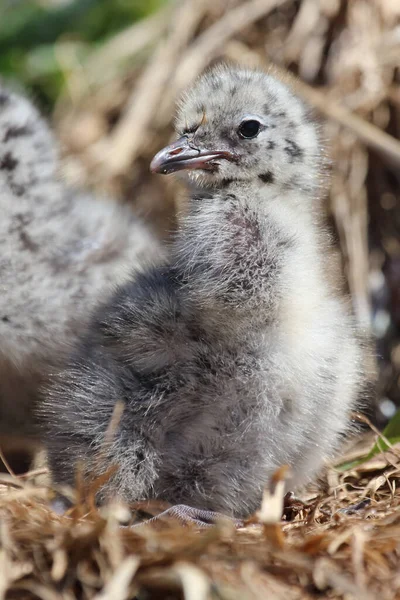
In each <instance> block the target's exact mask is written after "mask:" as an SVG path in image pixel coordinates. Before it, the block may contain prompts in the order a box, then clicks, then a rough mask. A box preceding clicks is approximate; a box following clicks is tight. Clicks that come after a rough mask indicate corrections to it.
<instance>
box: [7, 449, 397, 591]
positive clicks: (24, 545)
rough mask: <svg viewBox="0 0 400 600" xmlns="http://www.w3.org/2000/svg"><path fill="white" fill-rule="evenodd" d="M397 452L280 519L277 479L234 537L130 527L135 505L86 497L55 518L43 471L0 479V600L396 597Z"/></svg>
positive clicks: (344, 476)
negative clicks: (99, 503)
mask: <svg viewBox="0 0 400 600" xmlns="http://www.w3.org/2000/svg"><path fill="white" fill-rule="evenodd" d="M370 444H371V442H370V441H369V445H370ZM353 455H354V453H353ZM399 456H400V455H399V452H398V451H396V449H395V448H394V449H393V450H392V451H391V453H390V455H389V454H388V455H387V456H386V457H384V456H379V457H376V458H374V459H373V460H371V461H369V462H368V463H365V464H364V465H362V466H359V467H358V468H357V469H354V470H352V471H348V472H345V473H340V472H338V471H337V470H335V469H334V468H333V467H332V468H330V469H328V470H327V472H326V475H325V477H324V479H323V481H322V483H321V485H320V487H319V488H318V490H316V491H315V493H311V494H308V496H303V500H299V499H296V498H289V499H287V500H286V507H285V511H284V519H283V520H280V514H281V507H282V499H283V493H282V490H281V489H280V487H281V486H280V478H279V477H277V480H276V481H277V483H276V485H275V489H274V491H273V493H272V495H271V494H270V493H269V492H266V494H265V497H264V501H263V507H262V508H261V510H260V511H259V513H258V514H257V515H255V516H254V517H253V518H252V519H250V520H249V522H248V523H246V524H245V526H244V527H242V528H240V529H238V530H235V529H234V527H233V525H232V523H230V522H228V521H226V522H225V521H221V523H220V524H218V525H217V526H215V527H211V528H207V529H197V528H196V527H191V526H190V527H188V526H186V527H184V526H182V525H180V524H178V523H176V522H175V521H173V520H172V519H171V520H166V521H162V522H158V523H157V522H156V523H153V524H151V525H150V524H146V525H140V526H135V527H131V524H132V523H133V522H134V520H135V516H136V514H137V513H136V511H135V510H134V508H131V509H128V507H126V506H121V505H117V504H110V505H109V506H108V507H105V508H103V509H101V510H98V509H96V508H95V506H94V503H93V501H92V496H91V495H90V494H89V495H87V497H86V500H83V499H82V497H81V498H79V499H75V502H76V503H75V505H74V506H73V507H72V508H71V509H70V510H69V511H68V513H67V514H66V515H64V516H60V515H59V514H57V513H56V512H55V511H54V508H55V507H56V502H55V500H54V492H53V491H52V490H51V488H49V487H47V486H46V485H40V483H39V481H38V479H40V477H42V475H41V474H40V473H39V474H38V472H36V473H34V472H32V473H31V475H28V476H25V477H23V478H15V477H12V476H8V475H3V476H2V478H1V480H0V492H1V493H0V547H1V550H0V598H1V599H2V598H7V599H11V598H18V599H20V598H35V597H38V598H42V599H44V600H60V599H61V598H62V599H67V600H69V599H71V600H72V599H73V598H85V599H89V598H96V600H122V599H134V598H135V599H137V600H139V599H140V600H141V599H143V600H144V599H148V600H150V599H153V598H154V599H157V598H160V599H167V598H170V599H175V598H185V599H187V600H203V599H204V600H206V599H221V600H222V599H226V600H234V599H238V600H239V599H245V598H248V599H264V598H271V599H279V598H282V599H283V598H284V599H285V600H290V599H300V598H301V599H307V598H318V597H323V598H332V599H333V598H346V599H353V598H359V599H360V600H361V599H362V600H373V599H376V598H380V599H381V600H392V599H395V598H399V597H400V498H399V495H398V494H397V493H396V490H397V482H398V480H399V477H400V468H399V464H400V463H399ZM347 458H349V457H347ZM35 480H36V482H35ZM52 507H53V508H52ZM277 509H278V512H277Z"/></svg>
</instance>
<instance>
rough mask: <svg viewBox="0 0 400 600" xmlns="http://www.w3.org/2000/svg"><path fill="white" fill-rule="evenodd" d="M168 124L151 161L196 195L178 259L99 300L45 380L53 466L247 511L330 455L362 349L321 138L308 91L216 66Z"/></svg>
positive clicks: (351, 399)
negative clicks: (279, 474)
mask: <svg viewBox="0 0 400 600" xmlns="http://www.w3.org/2000/svg"><path fill="white" fill-rule="evenodd" d="M176 129H177V132H178V134H179V139H178V141H176V142H175V143H173V144H171V145H170V146H168V147H167V148H165V149H164V150H162V151H161V152H159V153H158V154H157V156H156V157H155V158H154V159H153V162H152V165H151V168H152V170H153V171H154V172H158V173H170V172H173V171H179V170H187V172H188V173H189V176H190V177H191V178H192V181H194V183H195V185H196V186H197V188H198V193H194V194H193V195H192V196H191V198H190V202H189V206H188V210H187V212H186V214H185V215H184V216H183V217H182V219H181V223H180V228H179V231H178V233H177V235H176V239H175V240H174V244H173V247H172V252H171V258H170V261H169V263H168V264H167V265H165V266H161V267H158V268H154V269H151V270H148V271H146V272H144V273H142V274H140V275H138V276H136V277H135V278H132V280H131V281H130V282H129V283H126V284H124V285H122V286H121V287H120V288H119V289H118V291H117V292H116V294H115V295H114V297H113V298H112V299H111V300H109V301H107V302H106V303H105V304H104V305H103V306H102V307H101V308H100V309H99V310H98V311H97V313H96V314H95V316H94V318H93V320H92V322H91V325H90V331H89V332H88V333H87V335H85V336H83V338H82V339H81V341H80V343H79V344H78V345H77V347H76V349H75V351H74V353H73V355H72V357H71V358H70V361H69V365H68V366H67V368H66V369H65V370H64V371H63V372H62V373H61V375H59V376H58V377H57V378H56V379H55V380H54V381H53V383H52V386H51V387H50V389H49V390H48V393H47V397H46V399H45V404H44V410H43V415H44V416H45V418H46V420H47V434H46V439H47V447H48V450H49V455H50V465H51V469H52V472H53V475H54V479H55V481H56V482H64V483H73V481H74V474H75V469H76V465H77V463H78V461H79V462H80V464H83V465H84V469H85V471H86V474H87V475H88V476H90V475H91V476H95V475H96V473H97V474H98V473H101V472H102V471H104V470H106V469H107V467H109V466H110V465H118V467H119V468H118V471H117V472H116V474H114V475H113V477H112V478H111V480H110V481H109V483H108V486H106V487H105V489H104V490H103V498H104V497H107V494H108V493H111V494H114V495H119V496H120V497H122V498H124V499H126V500H128V501H134V500H138V499H151V498H160V499H162V500H165V501H169V502H171V503H173V504H178V503H179V504H180V503H182V504H185V505H190V506H191V507H197V508H199V509H207V510H211V511H221V512H224V513H226V514H229V515H234V516H239V517H241V516H245V515H248V514H249V513H251V512H252V511H254V510H255V509H256V508H257V507H258V506H259V503H260V500H261V495H262V489H263V487H264V485H265V484H266V482H267V481H268V478H269V477H270V475H271V474H272V473H273V471H274V470H275V469H276V468H277V467H279V466H280V465H282V464H289V465H290V466H291V467H292V472H293V477H292V479H291V481H290V482H289V486H290V488H296V487H298V486H299V485H301V484H304V483H306V482H307V481H309V480H310V479H311V478H312V477H313V476H315V474H316V473H317V472H318V470H319V469H320V468H321V466H322V464H323V462H324V461H325V459H327V458H330V457H331V456H332V455H333V453H334V452H335V451H336V450H337V448H338V445H339V442H340V440H341V437H342V435H343V434H344V433H345V432H346V431H347V430H348V426H349V413H350V411H351V409H352V408H353V407H354V405H355V401H356V398H357V395H358V393H359V390H360V386H361V384H362V380H363V375H362V368H361V362H362V350H361V347H360V345H359V343H358V341H357V336H356V331H355V326H354V323H353V319H352V317H351V315H350V313H349V309H348V306H347V303H346V302H345V301H344V300H343V299H342V298H341V297H340V294H339V293H338V292H337V291H336V290H335V289H334V288H333V286H332V285H331V284H330V283H329V279H328V278H327V272H326V270H327V262H328V264H329V238H328V235H327V234H326V232H325V231H324V230H323V229H322V228H321V226H320V224H319V218H318V215H319V212H320V206H319V198H318V196H319V190H320V182H321V177H320V169H321V148H320V144H319V141H318V136H317V131H316V127H315V124H314V123H313V121H312V120H310V117H309V115H308V112H307V110H306V109H305V107H304V106H303V105H302V103H301V102H300V101H299V99H298V98H296V97H295V96H294V95H293V93H292V92H291V91H290V90H289V89H288V88H287V87H286V86H285V85H284V84H283V83H281V82H280V81H277V80H276V79H275V78H274V77H273V76H271V75H267V74H265V73H261V72H253V71H244V70H236V69H233V68H217V69H215V70H213V71H211V72H209V73H208V74H206V75H205V76H203V77H202V78H201V79H200V80H199V81H198V82H197V83H196V84H195V85H194V86H193V88H192V89H191V90H189V91H188V93H187V94H186V96H185V97H184V99H183V102H182V105H181V108H180V110H179V116H178V118H177V124H176ZM327 257H328V258H327ZM117 401H122V402H123V406H124V412H123V415H122V418H121V419H120V422H119V424H118V425H117V426H116V430H115V432H114V437H113V438H112V439H111V440H110V439H108V441H106V439H107V436H109V432H108V434H107V436H106V430H107V428H108V426H109V423H110V420H111V417H112V415H113V410H114V407H115V405H116V403H117Z"/></svg>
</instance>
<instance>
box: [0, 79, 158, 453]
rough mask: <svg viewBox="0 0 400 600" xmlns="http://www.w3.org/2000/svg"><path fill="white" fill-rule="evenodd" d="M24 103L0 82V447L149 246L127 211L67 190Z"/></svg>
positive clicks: (24, 423) (27, 421) (24, 431)
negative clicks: (97, 309) (96, 310)
mask: <svg viewBox="0 0 400 600" xmlns="http://www.w3.org/2000/svg"><path fill="white" fill-rule="evenodd" d="M57 171H58V149H57V143H56V141H55V139H54V137H53V135H52V133H51V131H50V130H49V128H48V126H47V124H46V123H45V121H44V120H43V119H42V118H41V116H40V114H39V113H38V111H37V110H36V108H35V107H34V106H33V105H32V103H31V102H30V101H29V100H28V99H26V98H24V97H22V96H20V95H18V94H16V93H14V92H12V91H10V90H9V89H7V88H6V87H5V86H4V85H3V84H1V82H0V210H1V218H0V447H2V449H3V450H4V448H5V447H8V446H14V445H15V444H17V445H19V442H18V440H17V438H16V436H22V438H23V439H22V445H25V443H26V437H27V436H28V437H29V436H31V435H32V434H33V433H34V426H33V414H32V411H33V407H34V405H35V403H36V401H37V396H38V388H39V386H40V385H41V383H42V381H43V380H44V379H45V376H46V373H47V371H48V370H49V369H50V368H52V365H53V363H54V361H55V362H58V360H59V359H60V358H61V355H62V354H63V353H64V352H65V351H67V350H68V352H69V351H70V348H69V345H71V344H72V343H73V341H74V340H75V339H76V337H77V336H78V334H80V333H81V331H82V330H83V328H84V326H85V322H86V319H87V317H88V315H89V314H91V311H92V308H93V306H94V305H96V303H98V302H102V301H104V297H105V296H106V294H107V290H108V289H109V288H110V287H112V286H113V285H115V284H117V283H122V282H123V281H125V280H127V279H129V278H130V276H131V272H132V270H134V269H137V268H139V266H140V264H141V263H142V262H144V261H145V259H147V258H151V257H152V256H154V257H155V256H156V254H157V252H159V247H158V244H157V242H156V241H155V239H154V236H153V235H152V234H151V233H150V232H149V231H148V230H147V228H146V227H145V226H144V225H143V224H142V223H140V222H139V221H138V220H137V219H135V218H134V217H133V216H132V215H131V214H130V212H129V211H128V210H124V209H123V208H121V207H118V206H116V203H115V202H111V201H107V200H106V199H104V198H103V199H95V198H94V197H92V196H91V195H90V194H88V193H84V192H82V191H78V190H75V189H72V188H70V187H68V186H67V185H66V184H65V182H63V181H61V180H60V178H59V177H58V172H57Z"/></svg>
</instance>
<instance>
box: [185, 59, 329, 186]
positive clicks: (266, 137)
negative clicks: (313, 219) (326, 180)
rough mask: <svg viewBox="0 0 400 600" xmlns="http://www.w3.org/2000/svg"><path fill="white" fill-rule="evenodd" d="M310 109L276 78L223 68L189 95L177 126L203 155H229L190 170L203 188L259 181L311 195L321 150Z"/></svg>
mask: <svg viewBox="0 0 400 600" xmlns="http://www.w3.org/2000/svg"><path fill="white" fill-rule="evenodd" d="M308 112H309V111H308V109H307V108H306V107H305V106H304V105H303V104H302V102H301V101H300V100H299V99H298V98H297V97H296V96H294V95H293V93H292V92H291V91H290V89H289V88H288V87H287V86H286V85H285V84H284V83H282V82H281V81H279V80H278V79H276V78H275V77H274V76H272V75H270V74H266V73H263V72H260V71H251V70H242V69H238V68H233V67H227V66H218V67H217V68H214V69H212V70H211V71H209V72H208V73H206V74H205V75H203V76H202V77H201V78H199V79H198V81H197V82H196V83H195V84H194V85H193V86H192V88H191V89H189V91H187V92H186V94H185V95H184V97H183V99H182V101H181V104H180V108H179V112H178V116H177V119H176V130H177V133H178V134H179V136H182V137H186V138H187V140H188V143H189V145H190V147H191V148H195V149H198V150H199V152H200V154H202V153H204V152H211V153H212V152H219V153H225V156H224V155H223V154H222V155H221V156H218V157H216V158H215V159H214V160H211V161H209V162H207V163H206V164H205V165H204V166H205V168H198V167H194V168H193V167H191V166H186V167H185V168H186V169H190V170H189V174H190V177H191V178H193V179H194V180H195V181H196V183H197V184H198V185H200V186H201V185H204V186H213V187H214V186H219V185H221V182H224V181H226V180H231V179H233V180H240V181H249V180H257V179H260V180H261V181H262V182H263V183H270V184H275V185H277V186H278V187H279V188H282V187H286V188H302V189H304V190H306V191H307V192H309V193H312V192H313V191H315V187H316V184H317V182H318V177H316V175H317V174H318V172H319V170H320V163H321V149H320V144H319V139H318V135H317V130H316V126H315V123H314V122H312V121H311V120H310V118H309V114H308ZM174 170H178V169H177V168H175V169H174Z"/></svg>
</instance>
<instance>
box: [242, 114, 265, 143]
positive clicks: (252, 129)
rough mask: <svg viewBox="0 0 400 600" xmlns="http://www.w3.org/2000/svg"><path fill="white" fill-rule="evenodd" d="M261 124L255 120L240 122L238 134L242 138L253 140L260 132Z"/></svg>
mask: <svg viewBox="0 0 400 600" xmlns="http://www.w3.org/2000/svg"><path fill="white" fill-rule="evenodd" d="M260 128H261V123H259V122H258V121H256V120H255V119H248V120H247V121H242V122H241V123H240V125H239V129H238V133H239V135H240V137H242V138H247V139H249V138H255V137H257V135H258V134H259V132H260Z"/></svg>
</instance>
